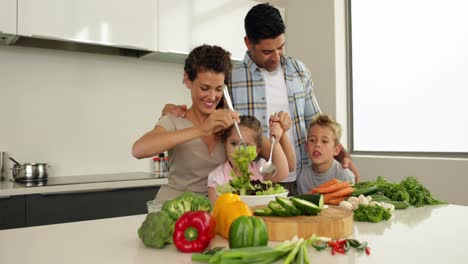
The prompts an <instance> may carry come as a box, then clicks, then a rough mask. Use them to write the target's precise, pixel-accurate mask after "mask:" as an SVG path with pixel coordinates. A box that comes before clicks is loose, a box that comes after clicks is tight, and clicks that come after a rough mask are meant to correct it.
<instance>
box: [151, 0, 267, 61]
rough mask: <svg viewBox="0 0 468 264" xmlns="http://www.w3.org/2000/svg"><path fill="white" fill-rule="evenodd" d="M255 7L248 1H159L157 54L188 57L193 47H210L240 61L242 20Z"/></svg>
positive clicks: (243, 33) (242, 50)
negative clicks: (216, 48)
mask: <svg viewBox="0 0 468 264" xmlns="http://www.w3.org/2000/svg"><path fill="white" fill-rule="evenodd" d="M256 4H258V2H255V1H251V0H217V1H213V0H177V1H174V0H159V51H160V52H169V53H181V54H188V53H189V52H190V50H192V49H193V48H194V47H196V46H199V45H201V44H210V45H218V46H221V47H223V48H225V49H227V50H228V51H229V52H231V54H232V58H233V59H234V60H242V59H243V58H244V54H245V50H246V47H245V44H244V36H245V30H244V18H245V15H246V14H247V12H248V11H249V10H250V8H251V7H253V6H254V5H256Z"/></svg>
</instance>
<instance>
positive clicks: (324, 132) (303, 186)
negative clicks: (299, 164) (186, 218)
mask: <svg viewBox="0 0 468 264" xmlns="http://www.w3.org/2000/svg"><path fill="white" fill-rule="evenodd" d="M308 131H309V132H308V136H307V144H306V152H307V154H308V156H309V159H310V161H311V162H312V166H306V167H304V169H303V170H302V173H301V175H300V177H299V181H298V185H299V192H300V193H308V192H309V191H310V190H311V189H313V188H314V187H316V186H318V185H320V184H322V183H324V182H326V181H329V180H331V179H333V178H336V179H338V180H341V181H347V182H350V183H353V184H354V181H355V176H354V174H353V173H352V172H351V171H350V170H349V169H344V168H343V166H341V164H340V163H339V162H338V161H336V160H335V156H336V155H338V153H340V150H341V149H340V146H341V145H340V137H341V126H340V124H338V123H337V122H336V121H335V120H334V119H333V118H332V117H331V116H329V115H325V114H317V115H315V116H314V118H313V119H312V122H311V123H310V125H309V130H308Z"/></svg>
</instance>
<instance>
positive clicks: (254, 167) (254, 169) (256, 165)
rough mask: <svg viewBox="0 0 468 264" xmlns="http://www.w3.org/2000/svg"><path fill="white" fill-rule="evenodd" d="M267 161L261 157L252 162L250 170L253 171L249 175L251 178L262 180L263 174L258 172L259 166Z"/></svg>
mask: <svg viewBox="0 0 468 264" xmlns="http://www.w3.org/2000/svg"><path fill="white" fill-rule="evenodd" d="M266 162H267V161H266V160H265V159H263V158H260V159H259V160H258V161H257V162H254V163H253V164H252V166H251V167H250V171H251V172H252V173H253V175H252V176H250V179H251V180H260V181H263V176H262V174H260V168H261V167H262V166H263V165H264V164H265V163H266Z"/></svg>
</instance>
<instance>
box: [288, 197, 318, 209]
mask: <svg viewBox="0 0 468 264" xmlns="http://www.w3.org/2000/svg"><path fill="white" fill-rule="evenodd" d="M294 197H295V198H299V199H302V200H306V201H309V202H311V203H313V204H315V205H317V206H318V207H319V208H320V209H323V206H324V200H323V195H322V194H319V193H314V194H311V193H305V194H299V195H296V196H294Z"/></svg>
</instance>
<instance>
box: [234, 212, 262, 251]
mask: <svg viewBox="0 0 468 264" xmlns="http://www.w3.org/2000/svg"><path fill="white" fill-rule="evenodd" d="M267 244H268V231H267V227H266V225H265V222H263V220H262V219H261V218H258V217H255V216H239V217H238V218H237V219H236V220H234V222H232V224H231V227H230V228H229V247H230V248H242V247H257V246H266V245H267Z"/></svg>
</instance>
